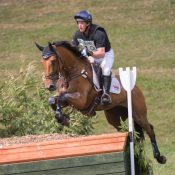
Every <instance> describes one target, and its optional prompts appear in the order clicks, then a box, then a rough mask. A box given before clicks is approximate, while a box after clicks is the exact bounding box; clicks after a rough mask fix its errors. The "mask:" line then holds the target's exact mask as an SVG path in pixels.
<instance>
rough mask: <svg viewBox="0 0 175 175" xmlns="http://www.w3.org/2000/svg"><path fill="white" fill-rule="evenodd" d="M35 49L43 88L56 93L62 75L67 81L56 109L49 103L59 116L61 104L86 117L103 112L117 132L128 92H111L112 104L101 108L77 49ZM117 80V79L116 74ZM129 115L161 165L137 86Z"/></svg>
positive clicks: (53, 46) (89, 72) (162, 158)
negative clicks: (148, 139)
mask: <svg viewBox="0 0 175 175" xmlns="http://www.w3.org/2000/svg"><path fill="white" fill-rule="evenodd" d="M36 46H37V47H38V48H39V50H40V51H42V64H43V68H44V74H45V80H44V83H45V87H46V88H47V89H48V90H56V88H57V86H61V84H62V85H63V79H59V78H60V77H61V76H63V77H65V79H66V81H67V82H66V84H67V88H66V90H65V89H64V87H61V88H62V89H64V90H63V91H62V92H61V93H60V90H58V91H59V93H60V94H59V100H58V103H57V108H56V107H55V106H54V105H55V104H56V103H55V102H53V101H54V100H53V99H51V100H50V101H52V102H51V104H52V107H53V109H54V110H57V112H59V115H61V111H60V109H61V107H60V106H61V105H60V104H63V103H64V104H67V105H71V106H74V107H75V108H76V109H78V110H80V111H81V112H82V113H84V114H86V115H94V114H95V111H100V110H104V112H105V116H106V119H107V121H108V122H109V123H110V124H111V125H113V126H114V127H115V128H116V129H117V130H118V129H119V126H120V118H122V120H126V118H127V117H128V116H127V115H128V113H127V92H126V91H125V90H124V89H123V88H122V89H121V92H120V94H118V95H116V94H113V93H110V96H111V99H112V104H109V105H107V106H104V105H101V104H100V103H99V93H98V92H97V91H96V90H95V88H94V84H93V81H92V76H93V74H92V67H91V65H90V63H89V62H88V60H87V59H86V58H85V57H83V56H82V55H81V53H80V52H79V50H78V49H77V48H76V47H74V46H72V45H71V44H70V43H69V42H66V41H61V42H56V43H52V44H51V43H49V44H48V46H46V47H43V46H40V45H38V44H37V43H36ZM116 77H118V79H119V75H116ZM60 82H62V83H60ZM64 83H65V82H64ZM132 112H133V119H134V124H135V130H136V131H137V132H139V133H140V137H141V138H144V134H143V129H144V130H145V131H146V132H147V134H148V136H149V137H150V140H151V144H152V148H153V154H154V157H155V158H156V160H157V161H158V162H159V163H161V164H164V163H165V162H166V157H165V156H162V155H161V154H160V152H159V149H158V145H157V142H156V137H155V133H154V130H153V126H152V125H151V124H150V123H149V122H148V120H147V108H146V104H145V99H144V96H143V94H142V92H141V90H140V89H139V87H138V86H135V87H134V89H133V90H132Z"/></svg>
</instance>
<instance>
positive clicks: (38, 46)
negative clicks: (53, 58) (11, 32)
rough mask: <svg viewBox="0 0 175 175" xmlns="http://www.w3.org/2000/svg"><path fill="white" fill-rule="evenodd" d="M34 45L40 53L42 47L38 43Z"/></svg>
mask: <svg viewBox="0 0 175 175" xmlns="http://www.w3.org/2000/svg"><path fill="white" fill-rule="evenodd" d="M35 45H36V47H37V48H38V49H39V50H40V51H43V49H44V47H43V46H40V45H39V44H38V43H36V42H35Z"/></svg>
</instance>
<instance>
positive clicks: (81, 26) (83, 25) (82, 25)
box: [77, 21, 88, 32]
mask: <svg viewBox="0 0 175 175" xmlns="http://www.w3.org/2000/svg"><path fill="white" fill-rule="evenodd" d="M77 25H78V28H79V30H80V32H85V30H86V27H87V26H88V24H87V23H86V22H85V21H78V22H77Z"/></svg>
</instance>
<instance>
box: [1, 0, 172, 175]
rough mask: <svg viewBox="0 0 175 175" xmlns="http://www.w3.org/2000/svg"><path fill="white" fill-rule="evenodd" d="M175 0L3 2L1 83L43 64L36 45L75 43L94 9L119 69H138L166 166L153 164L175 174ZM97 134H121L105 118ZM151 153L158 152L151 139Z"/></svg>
mask: <svg viewBox="0 0 175 175" xmlns="http://www.w3.org/2000/svg"><path fill="white" fill-rule="evenodd" d="M173 2H174V1H173V0H149V1H147V0H144V1H140V0H104V1H102V0H95V1H90V0H89V1H84V0H83V1H81V0H74V1H63V0H54V1H51V0H38V1H28V0H24V1H22V0H13V1H11V0H6V1H5V0H3V1H0V38H1V39H0V78H1V80H5V79H6V77H7V75H8V74H9V73H14V74H15V73H16V72H17V70H18V69H20V67H21V66H22V65H24V64H27V63H28V62H31V61H32V60H38V69H39V70H41V72H42V69H41V65H40V57H41V55H40V52H39V51H38V50H37V49H36V47H35V44H34V42H35V41H37V42H38V43H40V44H42V45H46V44H47V43H48V41H56V40H71V38H72V35H73V33H74V31H75V29H76V24H75V22H74V20H73V16H74V14H75V13H76V12H77V11H79V10H81V9H88V10H89V11H91V12H92V14H93V16H94V23H98V24H100V25H102V26H104V27H105V28H106V30H107V32H108V34H109V37H110V40H111V44H112V47H113V49H114V51H115V54H116V59H115V63H114V69H117V68H118V67H120V66H123V67H126V66H136V67H137V72H138V77H137V84H138V85H139V86H140V87H141V89H142V90H143V93H144V95H145V97H146V102H147V106H148V118H149V121H150V122H151V123H152V124H153V125H154V127H155V131H156V135H157V140H158V143H159V145H160V149H161V152H162V153H164V154H165V155H166V156H167V159H168V162H167V164H166V165H159V164H158V163H157V162H155V161H154V160H153V165H154V172H155V174H156V175H173V174H174V172H175V166H174V159H175V152H174V146H175V137H174V133H175V131H174V123H175V119H174V116H175V102H174V99H175V94H174V89H175V78H174V77H175V49H174V48H175V30H174V29H175V20H174V19H175V3H173ZM97 120H98V122H97V124H96V125H95V130H94V133H105V132H115V130H114V129H113V128H112V127H111V126H109V125H108V124H107V122H106V120H105V117H104V116H103V114H102V113H101V112H100V113H98V117H97ZM147 150H148V154H149V156H150V158H151V159H153V158H152V157H153V156H152V150H151V145H150V142H149V140H148V138H147Z"/></svg>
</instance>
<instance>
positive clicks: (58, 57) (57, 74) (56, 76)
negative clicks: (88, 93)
mask: <svg viewBox="0 0 175 175" xmlns="http://www.w3.org/2000/svg"><path fill="white" fill-rule="evenodd" d="M49 45H50V46H49V47H50V49H51V51H52V54H48V55H43V59H49V57H50V56H52V55H55V57H56V60H57V61H58V71H57V72H55V73H52V74H50V75H44V79H48V80H53V81H56V80H59V78H60V77H65V76H64V73H63V72H62V71H61V66H60V62H61V64H62V65H63V60H62V58H61V55H60V54H59V53H58V52H57V51H56V50H55V49H54V48H53V46H52V45H51V44H49ZM83 64H84V65H85V67H86V66H87V65H86V64H85V63H83ZM70 68H71V67H70ZM70 68H69V69H70ZM63 69H64V70H65V71H68V70H67V69H66V68H63ZM78 77H83V78H85V79H87V80H88V82H89V83H90V84H91V85H92V87H93V86H94V83H93V81H92V80H91V79H90V78H89V76H88V74H87V71H86V69H82V70H81V71H80V72H79V73H76V74H74V75H73V76H70V77H69V78H68V79H67V77H65V78H66V80H67V81H68V82H70V81H71V80H73V79H76V78H78Z"/></svg>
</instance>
